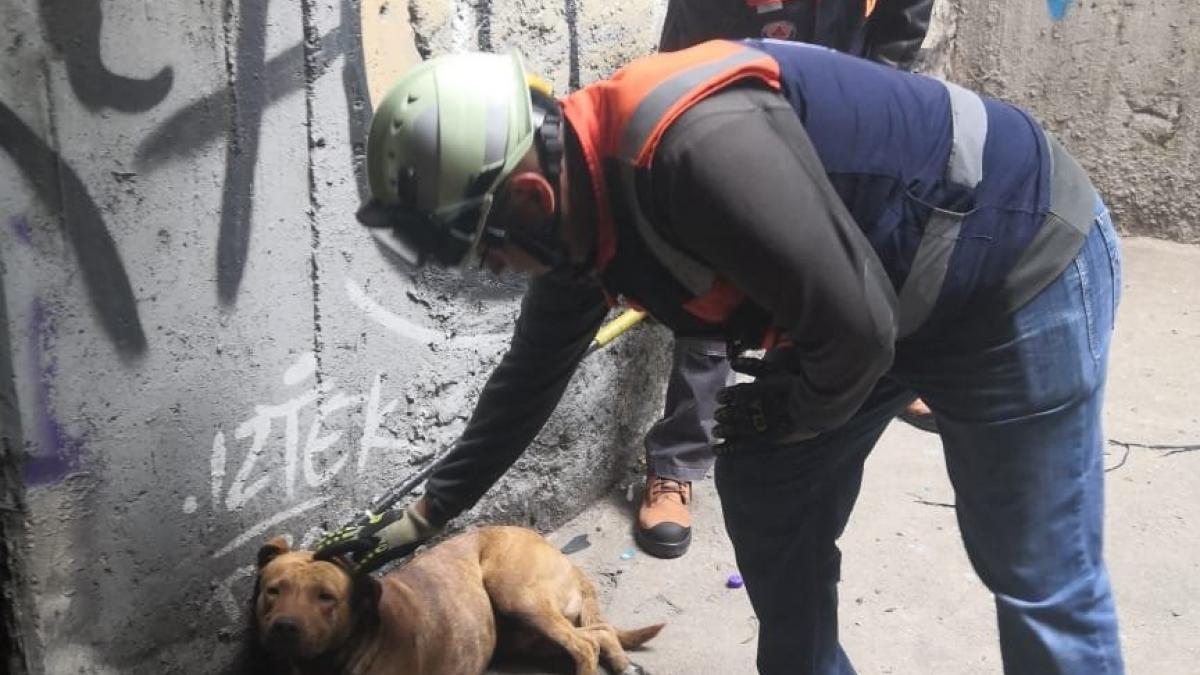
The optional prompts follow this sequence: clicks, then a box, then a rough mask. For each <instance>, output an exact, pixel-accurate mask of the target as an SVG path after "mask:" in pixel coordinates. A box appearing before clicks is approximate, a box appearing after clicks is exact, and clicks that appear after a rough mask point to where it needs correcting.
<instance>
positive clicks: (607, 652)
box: [579, 623, 637, 673]
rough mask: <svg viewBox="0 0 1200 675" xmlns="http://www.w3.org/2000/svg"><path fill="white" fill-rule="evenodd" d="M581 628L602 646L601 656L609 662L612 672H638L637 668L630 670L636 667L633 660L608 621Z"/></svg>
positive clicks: (605, 661)
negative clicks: (622, 646) (626, 652)
mask: <svg viewBox="0 0 1200 675" xmlns="http://www.w3.org/2000/svg"><path fill="white" fill-rule="evenodd" d="M579 630H580V631H583V632H584V633H587V634H588V635H590V636H591V637H592V639H593V640H595V641H596V644H597V645H599V647H600V657H601V658H602V659H604V663H606V664H608V667H609V669H610V670H612V672H614V673H625V672H637V671H636V670H630V669H631V668H633V667H634V666H633V662H632V661H630V660H629V656H628V655H627V654H625V650H624V649H622V648H621V641H620V640H619V639H618V638H617V630H616V629H615V628H613V627H612V626H610V625H608V624H606V623H593V624H591V625H590V626H584V627H582V628H580V629H579Z"/></svg>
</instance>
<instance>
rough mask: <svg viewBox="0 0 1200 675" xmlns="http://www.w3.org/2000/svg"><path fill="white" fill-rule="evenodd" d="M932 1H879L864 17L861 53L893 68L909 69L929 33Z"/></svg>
mask: <svg viewBox="0 0 1200 675" xmlns="http://www.w3.org/2000/svg"><path fill="white" fill-rule="evenodd" d="M933 2H934V0H879V4H878V5H876V7H875V11H874V12H872V13H871V17H870V18H869V19H867V34H866V47H865V52H866V53H865V56H866V57H867V58H869V59H871V60H872V61H877V62H879V63H882V64H885V65H889V66H893V67H895V68H903V69H905V70H907V69H909V68H911V67H912V65H913V62H914V61H916V59H917V52H918V51H919V50H920V49H921V43H922V42H924V41H925V34H926V33H927V32H929V20H930V17H931V16H932V15H933Z"/></svg>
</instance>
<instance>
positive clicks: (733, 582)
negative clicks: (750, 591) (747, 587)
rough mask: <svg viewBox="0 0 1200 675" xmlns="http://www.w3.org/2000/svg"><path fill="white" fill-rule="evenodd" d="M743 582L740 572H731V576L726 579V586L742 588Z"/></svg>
mask: <svg viewBox="0 0 1200 675" xmlns="http://www.w3.org/2000/svg"><path fill="white" fill-rule="evenodd" d="M742 583H743V582H742V575H740V574H730V575H729V578H728V579H726V580H725V587H726V588H741V587H742Z"/></svg>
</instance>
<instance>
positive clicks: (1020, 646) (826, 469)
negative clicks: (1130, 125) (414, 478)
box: [318, 40, 1124, 675]
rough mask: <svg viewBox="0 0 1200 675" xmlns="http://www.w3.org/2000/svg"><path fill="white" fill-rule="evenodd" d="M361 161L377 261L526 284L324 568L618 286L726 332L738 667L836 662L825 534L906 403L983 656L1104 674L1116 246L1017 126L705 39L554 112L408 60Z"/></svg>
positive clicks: (1110, 635)
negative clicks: (388, 493)
mask: <svg viewBox="0 0 1200 675" xmlns="http://www.w3.org/2000/svg"><path fill="white" fill-rule="evenodd" d="M367 146H368V147H367V171H368V176H369V179H370V185H371V193H372V198H371V199H370V200H369V201H368V202H367V203H366V204H364V205H363V207H362V208H361V209H360V210H359V214H358V217H359V220H360V221H361V222H363V223H364V224H366V225H369V226H371V227H374V228H380V231H381V232H387V233H389V236H390V238H391V240H392V242H393V245H394V247H395V250H396V251H397V252H398V253H400V254H401V255H403V256H405V257H407V258H408V259H409V260H410V261H411V262H412V263H414V264H422V263H426V262H430V263H434V264H439V265H443V266H447V267H457V266H463V265H479V264H482V265H485V266H486V267H488V268H489V269H490V270H492V271H493V272H500V271H502V270H504V269H513V270H518V271H526V272H529V273H531V274H532V275H533V278H532V279H531V282H530V285H529V287H528V290H527V292H526V295H525V298H524V300H523V302H522V306H521V313H520V316H519V318H518V319H517V323H516V327H515V330H514V335H513V340H512V343H511V345H510V347H509V350H508V352H507V353H506V354H505V355H504V357H503V358H502V359H501V361H500V363H499V365H498V366H497V368H496V370H495V371H494V372H493V374H492V376H491V377H490V378H489V380H488V382H487V384H486V385H485V387H484V389H483V391H482V393H481V395H480V398H479V401H478V403H477V404H476V406H475V410H474V412H473V413H472V415H471V418H470V420H469V422H468V423H467V426H466V428H465V430H464V431H463V434H462V436H461V437H460V438H459V440H458V442H457V443H456V444H455V446H454V448H453V449H452V450H451V451H450V453H449V454H448V455H447V456H446V458H445V459H444V460H443V461H441V462H440V463H439V464H438V465H437V467H436V469H435V470H434V471H433V473H432V475H431V476H430V478H429V480H428V482H427V483H426V486H425V487H426V492H425V494H424V495H422V496H421V497H420V498H419V499H417V500H416V501H414V502H412V503H410V504H408V505H406V506H404V507H402V508H396V509H389V510H387V511H385V512H383V513H379V514H374V515H373V516H372V517H369V518H365V519H361V520H358V521H356V522H354V523H351V524H349V525H347V526H346V527H344V528H342V529H341V530H339V531H337V532H335V533H331V534H330V535H329V536H328V537H327V539H325V540H323V541H322V542H320V543H319V545H318V549H319V555H322V556H325V555H335V554H348V555H350V556H352V559H353V560H354V561H355V563H356V565H357V566H358V571H359V572H360V573H362V572H365V571H369V570H371V569H374V568H376V567H377V566H379V565H381V564H383V563H384V562H386V561H387V560H389V559H393V558H395V557H397V556H401V555H405V554H407V553H409V552H411V551H412V550H414V548H415V547H417V546H419V545H420V543H421V542H422V541H423V540H426V539H428V538H429V537H430V536H432V535H433V534H434V533H436V532H437V531H438V530H439V529H440V528H441V527H443V526H444V525H445V524H446V522H447V521H448V520H450V519H451V518H454V517H455V516H457V515H458V514H459V513H461V512H462V511H463V510H465V509H467V508H470V507H471V506H472V505H473V504H474V503H475V502H476V501H477V500H478V499H479V498H480V497H481V496H482V495H483V494H484V492H486V491H487V490H488V489H489V488H490V487H491V486H492V485H493V484H494V483H495V482H496V480H498V478H499V477H500V475H502V474H503V473H504V472H505V471H506V470H507V469H508V468H509V467H510V466H511V465H512V464H513V462H515V461H516V459H517V458H518V457H519V456H520V454H521V453H522V452H523V451H524V449H525V447H526V446H527V445H528V444H529V443H530V442H531V441H532V439H533V438H534V436H535V435H536V434H537V432H538V431H539V430H540V429H541V427H542V425H543V424H544V423H545V421H546V420H547V418H548V417H549V416H550V414H551V412H552V411H553V410H554V408H555V406H556V405H557V403H558V401H559V399H560V398H561V397H562V394H563V392H564V390H565V389H566V386H567V383H568V381H569V380H570V378H571V375H572V373H573V372H574V371H575V369H576V367H577V366H578V364H579V362H580V361H581V359H582V358H583V357H584V355H585V354H586V353H587V351H588V348H589V345H590V343H591V341H592V339H593V337H594V336H595V334H596V332H597V330H598V329H599V328H600V326H601V324H602V323H603V321H604V317H605V315H606V314H607V311H608V307H609V304H608V302H609V300H611V299H615V298H621V297H624V298H627V299H628V300H629V301H630V302H632V303H634V304H636V305H638V306H641V307H644V308H645V309H646V310H647V311H648V312H649V313H650V314H651V315H652V316H653V317H654V318H655V319H656V320H658V321H659V322H661V323H662V324H663V325H665V326H667V327H669V328H671V329H672V330H673V331H675V332H676V333H677V334H685V335H702V336H709V337H720V338H722V339H724V340H725V342H726V344H727V345H728V350H729V352H730V354H731V355H732V360H731V366H732V368H733V369H734V370H735V371H738V372H741V373H744V374H746V375H747V376H749V377H750V378H752V381H748V382H743V383H739V384H735V385H732V386H729V387H725V388H723V389H721V390H719V391H718V392H717V394H716V400H717V403H718V406H717V409H716V410H715V411H714V413H713V418H714V419H715V420H716V422H717V426H716V427H715V428H714V429H713V434H714V436H715V437H717V438H719V439H721V443H720V444H719V445H718V446H717V447H716V448H715V452H716V454H717V460H716V465H715V475H716V485H717V490H718V493H719V495H720V498H721V506H722V511H723V515H724V518H725V527H726V531H727V533H728V534H729V537H730V541H731V542H732V543H733V547H734V552H735V554H736V556H737V562H738V568H739V570H740V572H741V574H742V576H743V577H744V578H745V581H746V589H747V592H748V594H749V597H750V601H751V603H752V605H753V607H754V611H755V615H756V616H757V618H758V620H759V636H758V659H757V664H758V669H759V671H760V672H762V673H765V674H768V675H777V674H778V675H802V674H804V673H820V674H822V675H829V674H837V675H842V674H846V673H853V672H854V670H853V667H852V666H851V665H850V661H849V658H848V656H847V655H846V653H845V652H844V651H843V650H842V648H841V645H840V642H839V639H838V622H837V614H838V602H837V584H838V579H839V576H840V569H841V552H840V551H839V549H838V547H837V540H838V538H839V537H840V535H841V533H842V530H843V529H844V527H845V526H846V523H847V522H848V520H849V517H850V513H851V511H852V509H853V507H854V502H855V500H856V498H857V496H858V492H859V488H860V485H861V480H862V475H863V466H864V462H865V460H866V457H867V456H868V455H869V453H870V452H871V450H872V448H873V447H874V445H875V443H876V441H877V440H878V439H879V437H880V435H881V434H882V433H883V430H884V428H885V427H886V426H887V424H888V423H889V422H890V421H891V419H892V418H893V416H894V415H895V414H896V413H897V412H899V411H900V410H901V409H902V408H903V407H904V405H906V404H907V402H908V401H909V400H911V397H912V393H911V392H914V391H915V392H917V393H918V394H920V395H921V397H922V398H924V399H925V400H926V401H927V402H928V403H929V405H930V407H932V408H933V409H934V410H935V411H936V414H937V417H938V424H939V430H940V432H941V436H942V444H943V448H944V452H945V457H946V464H947V470H948V473H949V475H950V479H951V483H952V484H953V486H954V491H955V509H956V514H957V517H958V523H959V527H960V530H961V533H962V539H963V543H964V545H965V547H966V550H967V553H968V556H969V558H970V560H971V563H972V565H973V566H974V568H975V570H976V572H977V573H978V575H979V578H980V579H981V580H982V581H983V583H984V584H985V585H986V586H987V588H988V589H989V590H990V591H991V592H992V594H993V596H994V599H995V606H996V613H997V618H998V627H999V635H1000V650H1001V655H1002V657H1003V660H1004V669H1005V671H1006V672H1007V673H1014V674H1015V673H1064V674H1065V673H1070V674H1080V675H1083V674H1087V675H1091V674H1094V673H1118V674H1119V673H1121V672H1123V668H1124V666H1123V660H1122V656H1121V648H1120V641H1119V636H1118V630H1117V618H1116V610H1115V603H1114V601H1113V594H1112V588H1111V584H1110V581H1109V577H1108V572H1107V567H1106V565H1105V562H1104V555H1103V520H1104V518H1103V515H1104V514H1103V511H1104V508H1103V504H1104V498H1103V495H1104V469H1103V450H1104V434H1103V429H1102V425H1101V412H1102V402H1103V394H1104V383H1105V374H1106V370H1107V362H1108V351H1109V345H1110V342H1111V334H1112V328H1113V324H1114V320H1115V315H1116V311H1117V306H1118V302H1119V298H1120V287H1121V256H1120V246H1119V243H1118V239H1117V236H1116V233H1115V230H1114V228H1113V224H1112V220H1111V218H1110V216H1109V214H1108V211H1107V209H1106V208H1105V207H1104V204H1103V202H1102V201H1101V199H1100V197H1099V195H1098V193H1097V192H1096V190H1095V189H1094V188H1093V187H1092V185H1091V183H1090V181H1089V179H1088V176H1087V174H1086V172H1085V171H1084V170H1083V169H1082V168H1081V167H1080V165H1079V163H1078V162H1076V161H1075V160H1074V158H1072V156H1071V154H1070V153H1069V152H1067V151H1066V150H1065V149H1064V148H1063V147H1062V145H1061V144H1060V143H1059V142H1058V141H1057V140H1056V139H1055V138H1054V137H1053V135H1051V134H1049V133H1048V132H1046V131H1045V130H1044V129H1043V128H1042V126H1041V125H1040V124H1038V122H1037V121H1036V120H1035V119H1034V118H1033V117H1032V115H1030V114H1029V113H1028V112H1026V111H1024V110H1022V109H1020V108H1018V107H1016V106H1014V105H1010V104H1008V103H1005V102H1003V101H999V100H996V99H993V98H989V97H986V96H981V95H978V94H976V93H974V92H972V91H969V90H967V89H964V88H962V87H960V86H957V85H954V84H952V83H949V82H943V81H940V80H937V79H933V78H929V77H924V76H921V75H914V74H911V73H905V72H901V71H899V70H897V69H894V68H888V67H884V66H881V65H879V64H876V63H871V62H869V61H867V60H864V59H860V58H855V57H852V56H848V55H845V54H841V53H838V52H836V51H834V50H830V49H826V48H823V47H819V46H813V45H807V44H803V43H797V42H781V41H777V40H745V41H741V42H736V41H726V40H714V41H710V42H705V43H702V44H700V45H697V46H695V47H691V48H688V49H684V50H680V51H678V52H671V53H663V54H658V55H654V56H649V57H646V58H643V59H638V60H636V61H634V62H633V63H631V64H629V65H628V66H626V67H625V68H623V69H621V70H620V71H619V72H617V73H616V74H614V75H613V76H612V77H611V78H609V79H606V80H602V81H600V82H597V83H595V84H592V85H589V86H587V87H585V88H583V89H582V90H580V91H578V92H576V93H574V94H571V95H570V96H568V97H566V98H565V99H563V100H562V101H556V100H554V99H553V98H550V97H549V96H548V95H547V94H545V93H544V92H541V91H539V90H537V89H536V88H531V87H530V85H529V80H528V76H527V73H526V72H525V68H524V65H523V61H522V59H521V58H520V56H519V55H518V54H515V53H513V54H509V55H493V54H456V55H450V56H444V57H438V58H435V59H431V60H430V61H427V62H425V63H424V64H422V65H420V66H418V67H416V68H414V69H413V70H412V71H410V72H409V73H408V74H407V75H406V76H405V77H403V78H402V79H401V80H400V81H399V82H398V83H397V85H396V86H395V87H394V88H393V89H392V91H391V92H390V93H389V94H388V95H387V96H386V97H385V99H384V100H383V102H382V103H381V104H380V107H379V109H378V110H377V111H376V114H375V119H374V120H373V121H372V124H371V131H370V136H369V139H368V144H367ZM755 347H758V348H761V349H764V350H765V352H764V354H763V355H762V357H761V358H751V357H747V356H745V352H746V351H747V350H748V349H752V348H755Z"/></svg>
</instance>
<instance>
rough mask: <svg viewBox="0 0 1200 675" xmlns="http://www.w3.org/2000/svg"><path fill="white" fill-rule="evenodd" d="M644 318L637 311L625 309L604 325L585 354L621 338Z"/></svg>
mask: <svg viewBox="0 0 1200 675" xmlns="http://www.w3.org/2000/svg"><path fill="white" fill-rule="evenodd" d="M644 318H646V313H645V312H643V311H641V310H637V309H627V310H625V311H624V312H621V315H620V316H618V317H617V318H615V319H613V320H612V321H609V322H608V323H606V324H605V325H604V326H603V327H601V328H600V330H599V331H597V332H596V337H595V338H594V339H593V340H592V344H590V345H588V350H587V353H588V354H591V353H592V352H594V351H596V350H598V349H602V348H604V346H605V345H607V344H608V343H610V342H612V341H613V340H615V339H617V338H618V337H620V336H621V334H622V333H624V332H625V331H627V330H629V329H630V328H633V327H634V326H636V325H637V324H638V322H640V321H641V320H642V319H644Z"/></svg>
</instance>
